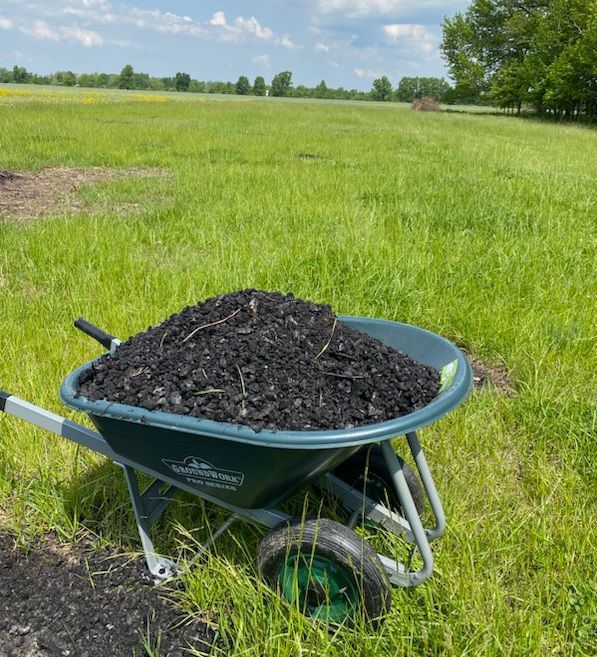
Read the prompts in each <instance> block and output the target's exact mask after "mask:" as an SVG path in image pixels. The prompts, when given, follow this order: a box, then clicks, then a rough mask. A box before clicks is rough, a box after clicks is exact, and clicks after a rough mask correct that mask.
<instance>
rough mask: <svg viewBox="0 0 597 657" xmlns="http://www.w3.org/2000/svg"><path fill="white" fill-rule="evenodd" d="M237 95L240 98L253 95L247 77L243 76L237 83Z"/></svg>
mask: <svg viewBox="0 0 597 657" xmlns="http://www.w3.org/2000/svg"><path fill="white" fill-rule="evenodd" d="M236 93H237V95H238V96H246V95H247V94H250V93H251V85H250V84H249V78H248V77H247V76H246V75H241V76H240V77H239V78H238V80H237V82H236Z"/></svg>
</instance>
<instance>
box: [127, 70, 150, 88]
mask: <svg viewBox="0 0 597 657" xmlns="http://www.w3.org/2000/svg"><path fill="white" fill-rule="evenodd" d="M131 88H132V89H150V88H151V83H150V77H149V73H137V72H136V71H135V73H134V74H133V84H132V86H131Z"/></svg>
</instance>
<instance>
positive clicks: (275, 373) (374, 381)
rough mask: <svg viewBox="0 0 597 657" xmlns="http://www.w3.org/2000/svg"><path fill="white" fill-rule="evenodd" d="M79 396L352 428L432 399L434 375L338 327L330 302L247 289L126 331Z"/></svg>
mask: <svg viewBox="0 0 597 657" xmlns="http://www.w3.org/2000/svg"><path fill="white" fill-rule="evenodd" d="M80 382H81V387H80V391H79V392H80V394H81V395H83V396H85V397H88V398H89V399H93V400H100V399H105V400H109V401H112V402H120V403H123V404H129V405H132V406H141V407H143V408H146V409H149V410H159V411H167V412H171V413H178V414H185V415H193V416H196V417H201V418H207V419H210V420H216V421H220V422H234V423H237V424H245V425H249V426H251V427H252V428H253V429H255V430H257V431H259V430H261V429H263V428H267V429H274V430H276V429H277V430H284V429H285V430H299V431H300V430H315V429H340V428H350V427H355V426H359V425H363V424H369V423H372V422H383V421H384V420H389V419H392V418H395V417H398V416H401V415H405V414H407V413H410V412H411V411H414V410H416V409H418V408H421V407H422V406H425V405H426V404H428V403H429V402H430V401H431V400H432V399H433V398H434V397H435V396H436V395H437V393H438V390H439V373H438V372H437V371H436V370H434V369H433V368H431V367H428V366H426V365H422V364H421V363H418V362H416V361H414V360H413V359H412V358H409V357H408V356H405V355H404V354H402V353H401V352H400V351H396V350H395V349H391V348H390V347H387V346H386V345H384V344H383V343H382V342H380V341H379V340H377V339H375V338H372V337H370V336H368V335H365V334H364V333H361V332H360V331H356V330H354V329H352V328H349V327H348V326H346V325H344V324H342V323H341V322H340V321H338V319H337V318H336V315H334V313H333V312H332V310H331V308H330V306H324V305H318V304H315V303H312V302H310V301H301V300H299V299H295V298H294V296H293V295H292V294H288V295H284V294H279V293H276V292H272V293H268V292H260V291H256V290H244V291H241V292H234V293H232V294H226V295H224V296H220V297H214V298H211V299H207V301H205V302H203V303H198V304H197V305H196V306H189V307H187V308H185V309H184V310H183V311H182V312H180V313H178V314H175V315H172V316H171V317H170V318H168V319H167V320H166V321H164V322H162V323H161V324H159V325H157V326H154V327H153V328H150V329H149V330H148V331H147V332H145V333H139V334H138V335H136V336H134V337H132V338H130V339H129V340H128V341H127V342H125V343H123V344H122V345H121V346H120V347H119V348H118V349H117V350H116V352H115V353H114V354H112V355H110V354H106V355H105V356H102V357H101V358H99V359H98V360H97V361H96V362H95V363H94V364H93V366H92V367H91V368H90V369H89V370H87V371H85V372H84V373H83V374H82V375H81V380H80Z"/></svg>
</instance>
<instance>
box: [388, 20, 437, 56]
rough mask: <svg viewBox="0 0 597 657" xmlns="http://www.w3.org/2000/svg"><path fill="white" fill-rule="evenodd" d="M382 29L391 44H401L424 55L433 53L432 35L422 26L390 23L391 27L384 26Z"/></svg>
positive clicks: (433, 41)
mask: <svg viewBox="0 0 597 657" xmlns="http://www.w3.org/2000/svg"><path fill="white" fill-rule="evenodd" d="M382 29H383V32H384V34H385V36H386V38H387V39H388V41H390V42H391V43H398V42H403V43H404V45H405V46H406V47H407V48H410V49H412V50H417V51H419V52H421V53H425V54H426V55H431V54H432V53H433V52H434V51H435V40H434V38H433V35H432V34H431V32H429V30H428V29H427V28H426V27H425V26H424V25H414V24H411V23H392V24H391V25H384V26H383V28H382Z"/></svg>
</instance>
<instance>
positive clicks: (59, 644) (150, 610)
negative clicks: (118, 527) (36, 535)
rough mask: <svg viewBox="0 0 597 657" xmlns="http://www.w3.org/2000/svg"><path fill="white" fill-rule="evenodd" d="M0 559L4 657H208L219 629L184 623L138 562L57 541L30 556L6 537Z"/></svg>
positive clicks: (1, 542)
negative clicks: (197, 654) (196, 655)
mask: <svg viewBox="0 0 597 657" xmlns="http://www.w3.org/2000/svg"><path fill="white" fill-rule="evenodd" d="M0 555H1V556H2V558H1V560H0V657H116V656H118V657H121V656H122V657H124V656H125V655H133V654H136V655H138V656H139V657H141V656H142V655H143V656H144V655H147V654H148V653H147V652H146V651H145V650H144V647H143V646H144V642H148V643H149V645H150V646H152V647H154V648H155V647H156V646H157V645H158V643H159V646H160V651H159V654H160V656H161V657H183V655H188V654H189V652H188V651H187V648H188V646H193V647H195V649H196V650H199V651H202V652H203V653H204V654H209V651H210V649H211V646H212V644H213V642H214V637H215V630H214V629H213V627H212V626H211V625H210V624H208V623H207V622H205V621H203V620H201V619H198V618H195V619H193V620H191V621H189V620H187V619H185V616H184V615H183V613H182V611H181V610H180V609H179V608H177V607H176V606H175V605H174V604H173V603H172V602H171V601H170V600H169V599H167V598H166V597H164V595H162V594H160V589H158V588H155V587H154V586H153V583H152V581H151V580H150V579H149V577H148V573H147V570H146V568H145V567H144V565H143V563H142V562H141V560H140V559H131V557H130V556H126V555H124V554H122V553H119V552H117V551H116V550H115V549H103V550H101V551H91V549H90V546H85V545H83V544H77V545H75V546H74V547H71V546H63V545H61V544H60V543H58V541H57V540H56V539H55V538H54V537H52V536H48V537H46V538H45V539H44V540H43V542H42V543H41V544H40V545H38V546H36V547H35V548H34V549H32V550H31V551H29V552H24V551H23V550H20V549H17V548H16V547H15V542H14V540H13V539H12V538H10V537H9V536H3V535H0ZM158 636H159V639H158ZM133 651H136V652H133ZM152 654H154V653H152Z"/></svg>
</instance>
